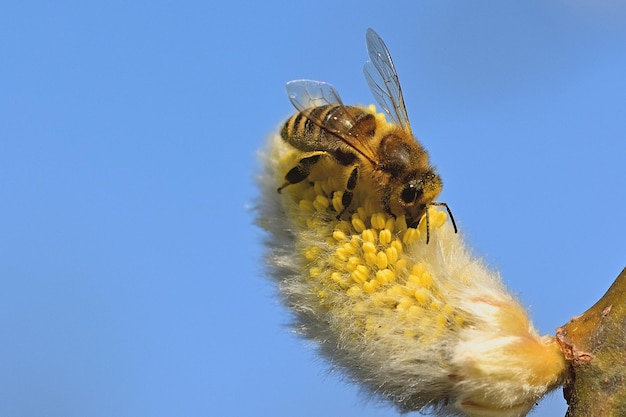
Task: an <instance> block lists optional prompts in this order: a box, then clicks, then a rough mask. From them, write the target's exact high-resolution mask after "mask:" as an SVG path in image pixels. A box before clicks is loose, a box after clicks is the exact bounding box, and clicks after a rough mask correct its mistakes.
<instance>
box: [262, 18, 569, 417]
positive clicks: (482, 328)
mask: <svg viewBox="0 0 626 417" xmlns="http://www.w3.org/2000/svg"><path fill="white" fill-rule="evenodd" d="M367 40H368V49H369V52H370V59H372V60H373V61H375V62H374V63H372V64H370V66H369V67H366V68H370V69H369V73H367V72H366V74H368V80H369V82H370V88H371V89H372V91H373V92H374V93H375V94H378V95H379V96H381V95H382V96H383V98H380V97H379V98H380V99H379V103H380V104H381V107H382V110H383V113H378V112H377V111H376V108H375V107H374V106H368V107H359V106H344V105H343V104H341V101H340V99H339V97H338V95H337V93H336V91H335V90H334V89H333V88H332V87H331V86H329V85H327V84H324V83H317V82H313V83H312V84H310V83H308V82H300V83H297V85H296V88H292V89H288V91H289V94H290V99H291V100H292V102H295V103H294V104H295V106H296V108H297V109H298V111H299V112H298V113H297V114H296V115H294V116H292V117H291V118H290V119H289V120H288V121H287V122H286V123H285V124H284V125H283V127H282V128H281V129H280V130H281V131H282V132H279V133H276V134H273V135H272V136H271V137H270V138H269V141H268V144H267V147H266V148H265V150H264V151H263V152H262V154H261V162H262V166H263V171H262V173H261V174H260V176H259V187H260V196H261V197H260V199H259V202H258V209H257V212H258V217H257V223H258V224H259V225H260V226H261V227H262V228H263V229H264V230H265V231H266V232H267V236H266V247H267V269H268V274H269V275H270V276H271V277H272V278H273V279H274V281H275V283H276V285H277V287H278V290H279V294H280V296H281V298H282V300H283V303H284V304H285V305H286V306H287V307H288V308H289V309H290V310H291V312H292V313H293V317H294V328H295V330H296V331H297V332H298V333H300V334H301V335H302V336H303V337H305V338H307V339H309V340H312V341H314V342H315V343H316V345H317V346H318V348H319V351H320V353H321V354H322V355H323V356H324V357H325V358H326V359H327V360H328V361H329V363H330V364H331V366H333V367H334V368H336V369H341V370H342V371H343V373H344V374H345V375H346V376H347V378H348V379H349V380H350V381H353V382H354V383H356V384H358V385H359V386H361V387H363V388H364V389H365V390H366V391H368V392H370V393H373V394H374V396H375V397H377V398H380V399H381V400H383V401H387V402H390V403H392V404H393V405H395V406H396V407H397V408H398V409H399V410H401V411H428V412H432V413H435V414H437V415H440V416H453V415H460V416H463V415H465V416H470V417H478V416H481V417H485V416H486V417H489V416H494V417H495V416H498V417H521V416H524V415H526V414H527V413H528V411H529V410H530V409H531V408H532V407H533V406H534V404H535V403H536V402H537V401H538V400H539V399H540V398H541V397H542V396H543V395H545V394H546V393H547V392H548V391H550V390H552V389H554V388H556V387H557V386H559V384H560V383H561V380H562V378H563V374H564V370H565V361H564V359H563V355H562V353H561V351H560V349H559V347H558V346H557V344H556V342H555V340H554V338H553V337H551V336H540V335H539V334H538V333H537V331H536V330H535V329H534V327H533V325H532V323H531V321H530V319H529V317H528V315H527V313H526V311H525V310H524V308H523V307H522V306H521V305H520V303H519V302H518V301H517V300H516V299H515V297H513V296H512V295H511V294H510V293H509V292H508V291H507V289H506V288H505V287H504V285H503V284H502V281H501V279H500V277H499V275H498V274H497V273H496V272H494V271H492V270H490V269H489V268H487V267H486V266H485V265H484V263H483V262H482V260H481V259H479V258H477V257H476V256H474V255H473V254H472V253H471V250H470V249H469V248H468V247H467V245H466V243H465V241H464V239H463V236H462V234H458V233H456V225H454V224H453V223H452V222H451V221H450V212H449V211H445V210H443V209H442V208H441V207H440V204H438V203H437V202H435V198H436V197H437V196H438V194H439V192H440V191H441V185H440V184H441V182H440V181H439V180H437V179H438V176H437V178H434V177H433V176H432V175H436V174H435V171H434V170H432V168H431V166H430V164H429V163H428V158H427V155H426V153H425V151H424V155H426V157H425V158H424V157H423V156H420V157H419V158H418V159H415V156H414V155H413V154H412V152H413V151H415V150H416V149H418V148H416V147H413V145H408V146H407V147H405V148H403V146H404V145H403V143H404V139H402V140H398V139H395V138H392V139H388V140H389V141H390V142H389V146H388V147H387V149H393V150H394V151H393V152H398V154H397V155H396V156H394V157H393V158H396V162H393V163H397V164H398V166H397V167H391V168H390V167H382V168H381V167H377V166H376V165H375V164H372V163H370V162H369V161H368V159H367V158H368V157H370V156H371V157H372V158H373V160H374V161H379V160H380V159H381V157H380V156H379V151H380V146H379V145H380V143H378V142H379V139H380V138H385V137H386V136H385V135H386V132H393V131H395V129H398V128H399V127H400V128H401V129H403V131H404V132H410V127H409V125H408V118H406V111H405V110H404V101H403V99H402V95H401V91H400V89H399V84H398V83H397V74H396V73H395V68H394V67H393V64H392V62H391V58H390V56H389V53H388V51H387V49H386V47H385V46H384V43H382V40H380V38H379V37H378V35H376V34H375V32H373V31H371V30H369V31H368V34H367ZM372 68H373V69H372ZM375 77H379V78H382V79H383V80H386V81H388V82H387V83H386V84H385V83H384V82H383V81H376V80H373V81H372V79H373V78H375ZM394 83H395V84H394ZM385 85H391V86H392V87H390V89H386V88H388V87H384V86H385ZM394 85H395V86H394ZM376 88H378V90H377V89H376ZM298 89H300V90H304V91H305V92H306V94H302V93H301V92H298ZM305 96H308V98H306V99H304V98H303V97H305ZM335 96H336V97H335ZM320 99H321V103H320ZM385 103H387V104H385ZM389 103H391V104H389ZM321 106H330V107H325V108H322V109H318V108H319V107H321ZM307 115H308V116H310V117H311V119H307ZM298 116H300V117H299V119H298V120H296V118H298ZM303 117H304V119H303ZM333 118H335V119H333ZM387 118H389V119H391V120H390V121H388V120H387ZM331 119H333V120H331ZM365 119H369V121H367V122H364V123H367V125H361V124H360V123H361V121H363V120H365ZM306 120H309V122H307V121H306ZM306 123H308V125H306V126H305V124H306ZM285 126H286V127H285ZM286 131H290V132H291V133H285V132H286ZM378 134H380V135H381V136H380V137H378V136H376V135H378ZM306 135H317V136H316V137H315V138H311V137H307V136H306ZM320 135H322V137H320ZM411 139H412V140H413V141H414V138H413V136H412V134H411ZM385 140H387V139H380V142H381V143H383V145H382V148H386V145H385V144H384V142H385ZM335 142H337V143H335ZM416 146H418V147H419V150H420V152H421V150H422V149H423V148H421V145H416ZM355 147H358V149H359V150H355V149H354V148H355ZM362 149H364V150H362ZM361 152H362V153H361ZM364 155H367V156H364ZM420 155H421V153H420ZM420 158H421V159H420ZM398 161H399V162H398ZM415 161H418V166H417V167H414V166H413V165H411V164H413V163H415ZM405 162H406V164H405ZM396 168H397V169H396ZM405 171H409V172H408V174H407V172H405ZM405 177H407V178H410V179H411V181H413V182H412V183H411V184H412V185H411V186H406V183H405V182H404V181H405V179H404V178H405ZM381 178H382V179H381ZM398 178H401V179H398ZM381 183H382V185H381ZM429 187H430V188H429ZM277 190H279V191H280V192H277ZM346 196H347V197H346ZM395 198H398V199H399V200H398V201H395V200H394V199H395ZM446 208H447V206H446ZM426 219H428V222H426V221H425V220H426ZM427 236H428V238H427Z"/></svg>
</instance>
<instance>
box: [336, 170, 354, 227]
mask: <svg viewBox="0 0 626 417" xmlns="http://www.w3.org/2000/svg"><path fill="white" fill-rule="evenodd" d="M358 179H359V166H358V165H357V166H355V167H354V168H353V169H352V172H350V176H349V177H348V182H347V183H346V189H345V190H344V192H343V195H342V196H341V205H342V206H343V209H341V212H340V213H339V214H337V219H339V218H340V217H341V216H342V215H343V213H345V211H346V210H347V209H348V207H349V206H350V203H352V198H353V197H354V189H355V188H356V183H357V180H358Z"/></svg>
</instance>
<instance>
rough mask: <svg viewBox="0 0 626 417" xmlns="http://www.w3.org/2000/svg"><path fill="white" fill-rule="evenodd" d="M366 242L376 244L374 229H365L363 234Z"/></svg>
mask: <svg viewBox="0 0 626 417" xmlns="http://www.w3.org/2000/svg"><path fill="white" fill-rule="evenodd" d="M361 236H362V237H363V241H364V242H371V243H376V234H375V233H374V231H373V230H372V229H365V230H363V233H361Z"/></svg>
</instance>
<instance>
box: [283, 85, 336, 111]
mask: <svg viewBox="0 0 626 417" xmlns="http://www.w3.org/2000/svg"><path fill="white" fill-rule="evenodd" d="M286 87H287V95H288V96H289V101H291V104H293V106H294V107H295V108H296V109H298V110H299V111H301V112H303V111H305V110H307V109H310V108H312V107H320V106H326V105H329V104H332V105H343V103H342V102H341V98H339V93H337V90H335V88H334V87H333V86H332V85H330V84H328V83H325V82H322V81H314V80H294V81H289V82H288V83H287V85H286Z"/></svg>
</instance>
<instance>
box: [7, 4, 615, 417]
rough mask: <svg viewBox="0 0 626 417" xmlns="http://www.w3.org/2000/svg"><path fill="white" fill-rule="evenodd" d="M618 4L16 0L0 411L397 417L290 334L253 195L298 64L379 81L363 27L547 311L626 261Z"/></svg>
mask: <svg viewBox="0 0 626 417" xmlns="http://www.w3.org/2000/svg"><path fill="white" fill-rule="evenodd" d="M620 3H621V2H618V1H617V0H613V1H610V0H604V1H592V0H569V1H567V0H547V1H546V0H544V1H538V0H531V1H524V2H487V1H480V0H479V1H473V2H464V1H445V2H444V1H440V0H437V1H435V0H433V1H431V0H428V1H420V2H413V1H403V2H372V1H359V2H354V1H348V2H343V3H341V2H329V1H325V0H324V1H316V2H302V3H297V2H289V3H287V2H278V1H264V2H256V3H253V2H249V3H248V2H240V1H231V2H213V3H212V4H211V3H210V2H206V1H197V2H194V1H180V2H166V1H156V2H155V1H152V2H141V1H137V2H119V1H110V2H101V3H98V2H31V1H23V2H5V3H4V4H3V5H2V6H0V193H1V195H2V203H1V204H0V280H1V283H2V290H1V291H0V332H1V334H2V339H3V340H2V343H0V415H5V416H9V415H11V416H43V415H45V416H83V417H84V416H90V417H91V416H94V417H95V416H120V417H122V416H133V417H140V416H150V417H155V416H187V417H190V416H209V415H212V416H301V417H306V416H320V415H325V416H345V415H359V416H362V417H363V416H379V417H380V416H397V413H396V412H395V411H394V410H393V409H391V408H389V407H387V406H380V405H377V404H372V403H367V402H364V401H363V400H364V397H363V396H361V395H359V393H358V390H357V389H355V388H354V387H352V386H350V385H347V384H345V383H343V382H341V379H340V376H339V375H337V374H336V373H333V372H328V370H327V367H326V364H325V363H324V362H323V361H322V360H320V359H318V358H317V357H316V356H315V353H314V350H313V349H312V348H311V347H310V346H308V345H307V343H305V342H303V341H301V340H299V339H298V338H296V337H295V336H294V335H292V334H290V332H289V330H288V328H287V327H286V325H285V324H286V323H287V322H288V321H289V315H288V313H287V312H286V311H285V310H284V309H283V308H282V307H281V306H280V305H279V304H278V302H277V301H276V299H275V298H274V297H273V295H274V289H273V288H272V286H271V283H270V281H269V280H267V279H265V278H264V276H263V270H262V251H263V248H262V246H261V243H260V240H261V236H262V234H261V233H260V232H259V231H258V230H257V229H255V227H254V226H253V224H252V223H253V213H252V212H251V210H250V207H251V205H252V204H253V203H254V199H255V198H256V193H257V192H256V189H255V187H254V177H255V171H256V170H257V168H258V164H257V159H256V152H257V150H258V149H259V148H261V147H262V146H263V145H264V142H265V140H266V137H267V135H268V134H269V133H270V132H271V131H272V130H274V129H275V128H276V127H277V126H278V124H279V123H280V122H281V121H283V120H284V118H286V117H287V116H288V115H290V114H291V113H292V112H293V111H294V109H293V108H292V107H291V105H290V103H289V101H288V100H287V97H286V94H285V91H284V84H285V82H286V81H289V80H291V79H296V78H313V79H319V80H324V81H328V82H331V83H333V84H334V85H335V87H336V88H337V89H338V91H339V92H340V93H341V95H342V98H343V99H344V101H345V102H346V103H369V102H371V101H372V97H371V95H370V93H369V91H368V89H367V86H366V84H365V81H364V79H363V76H362V72H361V68H362V65H363V63H364V61H365V59H366V51H365V41H364V34H365V29H366V28H367V27H373V28H375V29H376V31H377V32H378V33H379V34H380V35H381V36H382V37H383V39H385V41H386V43H387V45H388V47H389V49H390V50H391V53H392V55H393V57H394V60H395V63H396V67H397V69H398V72H399V75H400V79H401V82H402V86H403V91H404V95H405V100H406V105H407V109H408V113H409V116H410V118H411V123H412V127H413V130H414V132H415V133H416V134H417V135H418V136H419V137H420V140H421V141H422V142H423V144H424V146H425V147H426V148H427V149H428V150H429V152H430V154H431V158H432V161H433V162H434V163H435V164H436V165H437V167H438V170H439V172H440V174H441V175H442V177H443V180H444V183H445V187H444V192H443V194H442V196H441V198H440V200H441V201H446V202H447V203H448V204H449V205H450V206H451V207H452V209H453V211H454V215H455V218H456V220H457V223H458V224H459V227H460V231H461V232H462V233H463V234H465V235H466V237H467V239H468V240H469V241H470V242H471V244H472V245H473V247H474V248H475V251H476V253H478V254H480V255H482V256H484V257H485V259H486V260H487V262H488V263H489V264H490V265H491V266H493V267H494V268H496V269H498V270H499V271H500V272H501V273H502V275H503V277H504V280H505V281H506V283H507V285H508V286H509V287H510V288H511V290H512V291H513V292H514V293H515V294H517V295H518V296H519V297H520V298H521V300H523V302H524V304H525V305H527V306H528V307H529V309H530V311H531V314H532V316H533V318H534V321H535V323H536V325H537V327H538V328H539V329H540V330H541V332H542V333H553V332H554V329H555V328H556V327H558V326H559V325H561V324H563V323H565V322H566V321H567V320H568V319H569V318H570V317H571V316H573V315H576V314H580V313H582V312H583V311H584V310H585V309H586V308H588V307H589V306H590V305H592V304H593V303H594V302H595V301H596V300H597V299H598V298H599V297H600V296H601V295H602V294H603V293H604V291H605V290H606V289H607V288H608V286H609V285H610V284H611V282H612V281H613V279H614V278H615V277H616V276H617V274H618V273H619V272H620V271H621V269H622V268H623V267H624V266H626V256H625V255H624V253H625V250H624V249H625V244H624V240H623V237H624V236H625V235H626V217H625V214H624V210H623V209H622V208H623V206H624V204H626V193H625V192H624V180H625V179H626V174H625V170H624V155H625V154H626V140H624V139H625V138H626V123H625V120H626V117H625V116H626V76H625V74H626V7H625V6H624V5H623V4H620ZM565 408H566V407H565V403H564V401H563V400H562V396H561V393H560V392H557V393H556V394H554V395H553V396H552V397H551V398H550V399H548V400H547V401H544V403H542V405H541V406H540V407H539V408H538V409H537V410H536V411H535V413H534V415H535V416H554V415H563V414H564V411H565Z"/></svg>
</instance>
